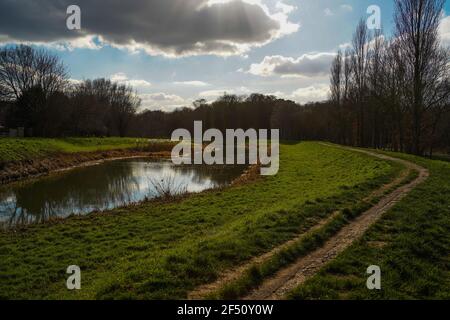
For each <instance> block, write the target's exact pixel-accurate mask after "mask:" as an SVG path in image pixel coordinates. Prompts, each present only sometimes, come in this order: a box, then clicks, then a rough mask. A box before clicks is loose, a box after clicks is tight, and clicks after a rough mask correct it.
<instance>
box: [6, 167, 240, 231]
mask: <svg viewBox="0 0 450 320" xmlns="http://www.w3.org/2000/svg"><path fill="white" fill-rule="evenodd" d="M242 170H243V167H232V166H220V167H217V166H174V165H173V164H172V163H171V162H169V161H155V160H149V159H127V160H117V161H110V162H105V163H103V164H101V165H97V166H92V167H86V168H78V169H74V170H71V171H68V172H66V173H64V174H61V175H56V176H51V177H45V178H42V179H38V180H35V181H32V182H27V183H23V184H18V185H12V186H7V187H3V188H0V224H1V225H2V226H6V227H8V226H14V225H17V224H27V223H32V222H42V221H45V220H47V219H49V218H51V217H67V216H69V215H71V214H86V213H89V212H92V211H95V210H105V209H112V208H116V207H119V206H123V205H126V204H130V203H133V202H138V201H142V200H143V199H145V198H151V197H154V196H155V194H156V192H155V190H153V189H154V186H152V184H151V183H149V180H150V179H164V177H167V176H172V177H174V180H175V185H180V184H183V185H185V186H186V189H187V191H188V192H199V191H203V190H205V189H210V188H215V187H219V186H223V185H226V184H228V183H230V182H231V181H232V180H233V179H235V178H236V177H237V176H239V174H240V173H241V172H242Z"/></svg>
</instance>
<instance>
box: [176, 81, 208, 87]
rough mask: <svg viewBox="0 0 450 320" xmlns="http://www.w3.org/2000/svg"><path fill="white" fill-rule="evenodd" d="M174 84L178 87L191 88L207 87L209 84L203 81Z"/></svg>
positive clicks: (177, 82)
mask: <svg viewBox="0 0 450 320" xmlns="http://www.w3.org/2000/svg"><path fill="white" fill-rule="evenodd" d="M174 84H176V85H178V86H191V87H207V86H209V83H206V82H203V81H175V82H174Z"/></svg>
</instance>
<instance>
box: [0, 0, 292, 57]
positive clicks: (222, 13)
mask: <svg viewBox="0 0 450 320" xmlns="http://www.w3.org/2000/svg"><path fill="white" fill-rule="evenodd" d="M207 3H208V1H207V0H147V1H142V0H127V1H123V0H95V1H93V0H77V1H73V0H39V1H36V0H0V39H2V38H3V39H5V38H6V39H9V40H11V41H29V42H44V43H48V42H61V41H75V42H76V41H77V40H79V39H80V37H86V36H99V38H100V39H101V40H102V41H104V42H107V43H109V44H111V45H115V46H119V47H127V48H129V49H145V50H148V51H149V52H155V53H164V54H169V55H183V54H203V53H214V54H233V53H238V52H241V51H242V50H243V49H242V48H244V47H245V46H248V45H258V44H263V43H266V42H268V41H270V40H271V39H273V38H275V37H277V36H279V35H280V33H283V30H282V29H283V28H284V27H285V26H283V24H288V26H289V27H290V28H288V29H290V31H289V32H292V30H295V26H296V25H294V24H289V22H287V19H286V17H285V19H284V21H283V19H282V20H280V19H279V17H280V14H278V15H277V16H276V17H277V18H274V16H271V15H270V13H269V12H268V10H265V9H264V8H263V7H262V6H261V5H258V4H250V3H247V2H244V1H242V0H235V1H228V2H219V3H215V4H211V5H208V4H207ZM71 4H76V5H78V6H79V7H80V8H81V13H82V20H81V22H82V30H80V31H70V30H68V29H67V28H66V18H67V15H66V9H67V7H68V6H69V5H71ZM281 16H282V15H281ZM85 39H86V38H85ZM3 41H5V40H3Z"/></svg>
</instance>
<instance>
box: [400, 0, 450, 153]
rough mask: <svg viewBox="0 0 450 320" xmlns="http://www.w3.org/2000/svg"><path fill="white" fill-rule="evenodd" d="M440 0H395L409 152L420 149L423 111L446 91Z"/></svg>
mask: <svg viewBox="0 0 450 320" xmlns="http://www.w3.org/2000/svg"><path fill="white" fill-rule="evenodd" d="M444 2H445V1H444V0H396V1H395V4H396V11H395V22H396V32H395V36H396V41H397V42H398V43H399V46H400V49H401V59H402V62H403V64H404V65H405V68H406V81H405V82H404V86H405V90H404V92H405V99H406V101H407V103H408V104H409V106H410V115H411V120H412V121H411V122H412V126H411V133H412V139H413V141H412V146H411V147H412V150H411V151H412V152H413V153H415V154H422V153H423V151H424V150H423V149H424V146H423V136H424V132H423V131H424V130H426V128H425V122H424V116H425V112H426V111H427V110H428V109H430V108H434V107H436V106H437V105H439V104H441V103H442V102H443V101H445V99H446V97H447V96H448V94H449V92H448V91H446V90H445V81H448V62H449V55H448V51H445V50H443V49H442V48H441V47H440V41H439V36H438V29H439V24H440V21H441V12H442V9H443V5H444Z"/></svg>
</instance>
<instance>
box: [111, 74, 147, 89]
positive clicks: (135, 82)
mask: <svg viewBox="0 0 450 320" xmlns="http://www.w3.org/2000/svg"><path fill="white" fill-rule="evenodd" d="M110 79H111V81H113V82H118V83H121V84H126V85H128V86H132V87H133V88H141V89H143V88H149V87H151V86H152V84H151V83H150V82H148V81H147V80H139V79H129V78H128V76H127V75H126V74H125V73H123V72H119V73H116V74H113V75H111V77H110Z"/></svg>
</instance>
